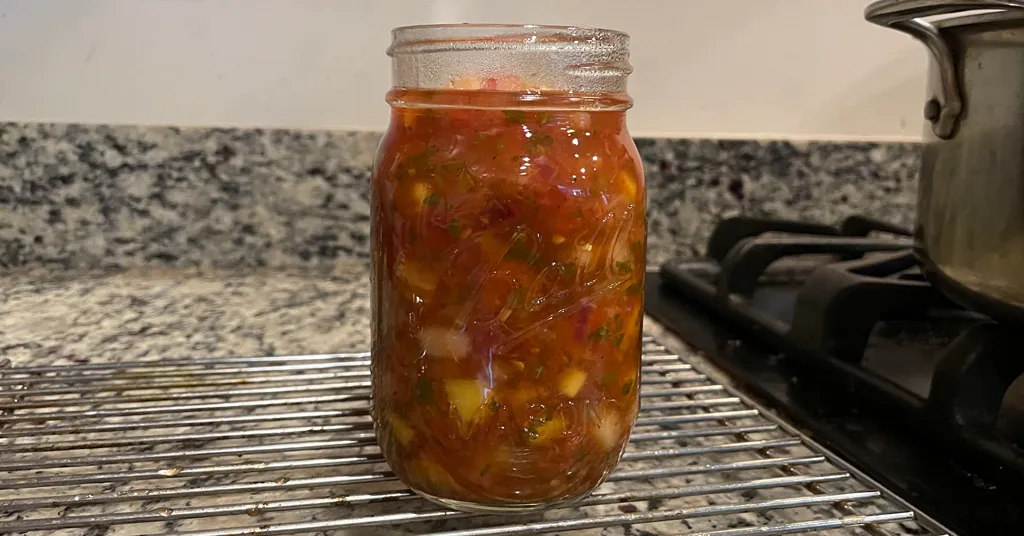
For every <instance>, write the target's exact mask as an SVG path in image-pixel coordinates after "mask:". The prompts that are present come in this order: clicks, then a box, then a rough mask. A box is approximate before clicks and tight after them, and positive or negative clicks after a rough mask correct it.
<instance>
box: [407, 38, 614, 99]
mask: <svg viewBox="0 0 1024 536" xmlns="http://www.w3.org/2000/svg"><path fill="white" fill-rule="evenodd" d="M388 55H389V56H391V58H392V85H393V87H394V88H395V89H396V90H424V91H432V92H434V93H433V95H434V96H436V95H437V94H440V95H445V94H444V93H440V92H441V91H442V90H447V91H476V92H492V93H513V94H517V95H519V98H518V100H519V101H520V102H523V103H525V102H528V101H530V100H532V99H533V100H535V99H536V98H537V96H538V95H543V94H550V95H557V94H559V93H562V94H565V95H568V96H573V97H577V96H598V95H625V94H626V79H627V77H628V75H629V73H630V72H632V67H631V66H630V64H629V36H628V35H626V34H624V33H622V32H616V31H613V30H601V29H596V28H575V27H556V26H509V25H474V24H461V25H431V26H410V27H403V28H397V29H395V30H393V32H392V44H391V47H390V48H388ZM627 98H628V97H627ZM481 100H487V99H481Z"/></svg>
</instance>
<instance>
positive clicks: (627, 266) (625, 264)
mask: <svg viewBox="0 0 1024 536" xmlns="http://www.w3.org/2000/svg"><path fill="white" fill-rule="evenodd" d="M615 269H616V270H618V271H619V273H620V274H629V273H633V263H631V262H629V261H616V262H615Z"/></svg>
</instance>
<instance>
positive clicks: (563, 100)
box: [387, 88, 633, 112]
mask: <svg viewBox="0 0 1024 536" xmlns="http://www.w3.org/2000/svg"><path fill="white" fill-rule="evenodd" d="M387 102H388V104H390V105H391V106H392V107H394V108H434V109H445V108H452V109H458V108H461V109H465V108H476V109H491V110H506V109H516V110H549V111H559V110H587V111H621V112H624V111H626V110H627V109H629V108H630V107H631V106H632V104H633V100H632V99H631V98H630V97H629V95H627V94H626V93H593V94H580V93H570V92H566V91H550V90H548V91H523V92H515V91H487V90H462V89H405V88H393V89H392V90H391V91H389V92H388V94H387Z"/></svg>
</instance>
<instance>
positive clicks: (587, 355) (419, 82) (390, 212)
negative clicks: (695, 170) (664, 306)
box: [371, 25, 647, 511]
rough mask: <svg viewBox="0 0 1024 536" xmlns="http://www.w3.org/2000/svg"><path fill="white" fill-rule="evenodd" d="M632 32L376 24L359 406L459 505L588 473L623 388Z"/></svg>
mask: <svg viewBox="0 0 1024 536" xmlns="http://www.w3.org/2000/svg"><path fill="white" fill-rule="evenodd" d="M628 42H629V37H628V36H627V35H626V34H624V33H621V32H617V31H611V30H602V29H593V28H574V27H552V26H505V25H433V26H413V27H404V28H398V29H395V30H394V31H393V34H392V45H391V47H390V48H389V49H388V54H389V55H390V56H391V58H392V76H393V87H392V89H391V90H390V91H389V92H388V94H387V102H388V103H389V104H390V105H391V122H390V125H389V127H388V130H387V133H386V134H385V136H384V138H383V140H382V141H381V143H380V147H379V149H378V153H377V158H376V162H375V167H374V173H373V178H372V187H371V189H372V194H371V204H372V220H371V221H372V232H371V236H372V241H373V275H372V286H373V289H372V292H373V321H372V325H373V343H372V354H373V357H372V384H373V397H372V401H373V405H372V407H373V409H372V412H373V418H374V422H375V424H376V433H377V438H378V442H379V444H380V448H381V449H382V451H383V454H384V456H385V458H386V460H387V462H388V463H389V464H390V466H391V468H392V470H393V471H394V472H395V474H396V475H397V476H398V477H399V478H400V479H401V480H402V481H403V482H404V483H405V484H407V485H408V486H409V487H410V488H411V489H412V490H414V491H415V492H417V493H419V494H420V495H422V496H424V497H426V498H428V499H431V500H433V501H436V502H438V503H441V504H444V505H446V506H449V507H453V508H456V509H461V510H466V511H516V510H531V509H541V508H547V507H552V506H556V505H562V504H566V503H568V502H571V501H574V500H577V499H580V498H582V497H584V496H585V495H587V494H588V493H589V492H591V491H592V490H593V489H594V488H596V487H597V486H598V485H599V484H601V482H602V481H603V480H604V479H605V477H606V476H607V475H608V473H609V472H610V471H611V469H612V468H613V467H614V466H615V465H616V463H617V462H618V460H619V458H620V457H621V455H622V452H623V450H624V449H625V446H626V443H627V441H628V438H629V434H630V432H631V429H632V427H633V423H634V421H635V419H636V414H637V410H638V407H639V394H638V387H639V372H640V344H641V343H640V339H641V324H642V320H643V287H644V272H645V250H646V230H647V220H646V215H645V210H644V209H645V204H646V199H645V188H644V178H643V170H642V168H641V165H640V160H639V156H638V154H637V150H636V147H635V146H634V144H633V140H632V138H631V137H630V135H629V133H628V132H627V130H626V115H625V112H626V110H627V109H628V108H629V107H630V106H631V103H632V101H631V99H630V97H629V96H628V95H627V94H626V77H627V75H628V74H629V73H630V72H631V70H632V69H631V67H630V65H629V62H628V58H629V52H628Z"/></svg>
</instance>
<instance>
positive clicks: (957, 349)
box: [646, 216, 1024, 536]
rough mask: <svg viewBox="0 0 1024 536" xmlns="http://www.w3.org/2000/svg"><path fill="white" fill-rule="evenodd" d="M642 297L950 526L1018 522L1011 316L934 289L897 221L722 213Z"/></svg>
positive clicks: (971, 530) (1019, 386) (983, 531)
mask: <svg viewBox="0 0 1024 536" xmlns="http://www.w3.org/2000/svg"><path fill="white" fill-rule="evenodd" d="M707 251H708V257H709V258H708V259H707V260H706V261H699V262H691V263H685V264H682V263H681V264H669V265H665V266H663V267H662V268H661V271H660V273H657V274H648V275H649V278H648V283H647V293H646V300H647V305H646V307H647V311H648V313H649V314H650V315H651V316H653V317H654V318H656V319H658V320H659V321H660V322H662V323H663V324H664V325H665V326H666V327H667V328H668V329H670V330H671V331H673V332H675V333H676V334H677V335H679V336H680V337H681V338H682V339H683V340H684V341H686V342H687V343H689V344H691V345H692V346H693V347H695V348H696V349H697V350H699V351H701V352H703V353H704V354H705V355H706V356H707V357H708V359H709V360H710V361H712V362H713V363H716V364H717V365H719V366H720V367H721V368H723V369H724V370H725V371H726V372H728V373H729V374H731V375H732V377H733V378H734V379H735V380H737V381H738V382H740V383H741V384H743V385H744V387H745V388H746V390H748V391H750V392H751V393H752V394H754V395H755V396H758V397H760V398H761V399H762V401H764V402H766V403H767V405H769V406H771V407H775V408H776V409H778V410H779V411H780V412H782V413H783V414H784V415H786V416H787V417H788V418H789V419H790V420H791V421H793V422H794V423H796V424H797V425H798V426H800V427H801V428H803V429H804V430H805V431H806V432H807V433H808V434H810V435H811V436H813V437H814V438H815V439H817V440H818V441H819V442H822V443H824V444H825V445H827V446H828V447H830V448H831V449H832V450H833V451H835V452H836V453H838V454H840V455H841V456H843V457H844V458H846V459H847V460H849V461H850V462H852V463H853V464H854V465H855V466H857V467H858V468H859V469H861V470H862V471H864V472H866V473H868V474H869V475H870V476H872V477H874V478H875V479H876V480H879V481H880V482H882V483H883V484H884V485H886V486H887V487H889V488H890V489H891V490H892V491H894V492H896V493H897V494H899V495H901V496H902V497H903V498H904V499H906V500H907V501H908V502H910V503H911V504H913V505H914V506H916V507H918V508H919V509H921V510H922V512H924V513H925V514H928V515H931V516H933V517H934V518H936V519H937V520H938V521H940V522H942V523H944V524H945V525H946V526H948V527H949V528H950V529H951V530H953V531H955V532H957V533H958V534H960V535H961V536H975V535H986V536H987V535H993V534H1020V533H1022V531H1024V529H1022V528H1021V527H1024V511H1022V510H1021V509H1020V505H1022V504H1024V449H1022V446H1024V326H1004V325H1000V324H998V323H996V322H993V321H991V320H990V319H988V318H986V317H985V316H983V315H980V314H978V313H975V312H972V311H969V310H966V309H964V308H962V307H960V306H958V305H956V304H955V303H953V302H951V301H950V300H948V299H947V298H946V297H945V296H943V295H942V294H941V293H940V292H939V291H938V290H936V289H935V288H933V287H932V286H931V285H929V284H928V282H927V281H926V280H925V279H924V278H923V277H922V275H921V273H920V271H919V270H918V268H917V264H916V261H915V258H914V256H913V253H912V251H911V242H910V238H909V232H908V231H906V230H904V229H900V228H898V227H895V226H892V225H889V224H886V223H885V222H880V221H875V220H872V219H870V218H865V217H860V216H855V217H851V218H848V219H847V220H845V221H843V222H842V223H841V224H839V225H837V226H826V225H819V224H808V223H801V222H791V221H777V220H762V219H753V218H733V219H729V220H725V221H723V222H721V224H719V226H718V227H717V228H716V229H715V231H714V232H713V233H712V236H711V238H710V240H709V243H708V248H707Z"/></svg>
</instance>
